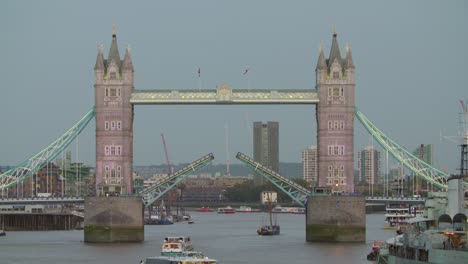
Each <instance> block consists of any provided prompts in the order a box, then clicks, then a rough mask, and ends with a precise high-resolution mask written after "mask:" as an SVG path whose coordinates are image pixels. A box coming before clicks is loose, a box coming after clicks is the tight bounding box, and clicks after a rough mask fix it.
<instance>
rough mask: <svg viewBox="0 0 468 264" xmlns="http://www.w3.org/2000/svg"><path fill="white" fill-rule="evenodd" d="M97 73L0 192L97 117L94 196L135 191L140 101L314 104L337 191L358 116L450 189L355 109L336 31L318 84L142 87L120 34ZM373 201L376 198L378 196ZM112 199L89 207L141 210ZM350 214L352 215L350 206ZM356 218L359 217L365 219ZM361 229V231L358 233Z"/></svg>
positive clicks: (349, 179)
mask: <svg viewBox="0 0 468 264" xmlns="http://www.w3.org/2000/svg"><path fill="white" fill-rule="evenodd" d="M94 75H95V83H94V91H95V103H94V108H93V109H91V110H90V111H89V112H88V113H87V114H86V115H85V116H84V117H83V118H82V119H81V120H80V121H79V122H78V123H77V124H75V125H74V126H73V127H72V128H71V129H70V130H68V131H67V132H66V133H65V134H64V135H62V136H61V137H60V138H59V139H57V140H56V141H54V142H53V143H52V144H51V145H49V146H48V147H47V148H45V149H44V150H42V151H41V152H39V153H38V154H36V155H35V156H33V157H31V158H29V159H27V160H26V161H24V162H22V163H20V164H19V165H17V166H16V167H14V168H12V169H10V170H8V171H6V172H4V173H3V174H1V175H0V189H1V190H5V189H8V188H10V187H11V186H13V185H15V184H18V183H19V182H22V181H24V180H25V179H27V178H29V177H31V176H32V175H33V174H34V173H35V172H37V171H38V170H40V169H41V168H42V167H44V164H46V163H47V162H48V161H50V160H52V159H54V158H55V157H57V155H59V154H60V153H61V152H62V151H63V150H64V149H65V148H66V147H67V146H68V145H69V144H70V143H71V142H72V141H73V140H74V139H75V138H76V136H77V135H79V134H80V133H81V131H82V130H83V129H84V127H86V125H87V124H88V123H89V121H90V120H91V119H92V118H93V117H94V119H95V124H96V167H95V168H96V169H95V172H96V193H97V195H98V196H101V197H102V196H104V197H105V196H106V195H108V194H118V195H119V196H125V195H130V194H133V193H134V189H133V181H132V176H133V171H132V169H133V118H134V114H135V113H134V107H135V106H137V105H247V104H256V105H257V104H267V105H268V104H270V105H271V104H278V105H288V104H307V105H312V106H311V107H315V108H316V115H315V116H316V122H317V145H318V175H319V177H318V186H319V187H328V188H331V189H332V190H333V192H337V193H342V192H344V193H352V192H354V162H353V161H354V156H353V155H354V118H355V117H357V119H358V120H359V121H360V122H361V123H362V124H363V125H364V127H365V128H366V129H367V131H368V132H369V133H370V134H371V135H372V136H373V137H374V138H375V139H376V140H377V141H378V142H379V143H380V144H381V146H382V147H383V148H384V149H386V150H387V151H389V153H390V154H391V155H393V157H395V159H397V160H398V161H400V162H401V163H402V164H404V165H405V166H406V167H407V168H409V169H410V170H411V171H412V172H413V173H414V174H415V175H416V176H417V177H420V178H421V179H423V180H425V181H427V182H429V183H431V184H434V185H435V186H437V187H439V188H440V189H447V177H448V175H447V174H446V173H444V172H442V171H440V170H437V169H436V168H433V167H431V166H430V165H428V164H426V163H424V162H423V161H421V160H420V159H419V158H417V157H415V156H414V155H412V154H411V153H409V152H408V151H406V150H405V149H404V148H402V147H401V146H399V145H398V144H397V143H396V142H395V141H393V140H392V139H390V138H389V137H388V136H386V135H385V134H384V133H383V132H382V131H381V130H379V129H378V128H377V127H376V126H375V125H374V124H373V123H372V122H370V120H369V119H367V118H366V117H365V116H364V114H363V113H362V112H361V111H359V110H358V109H357V107H356V106H355V66H354V62H353V58H352V54H351V49H350V48H349V47H348V46H347V47H346V50H345V55H344V56H343V57H342V56H341V51H340V48H339V45H338V40H337V34H336V32H334V34H333V36H332V45H331V48H330V53H329V55H328V57H325V53H324V50H323V48H322V47H321V48H320V50H319V55H318V60H317V64H316V70H315V75H316V76H315V77H316V83H315V86H314V88H309V87H306V88H302V89H274V90H273V89H272V90H256V89H232V88H230V87H228V86H227V85H223V86H221V87H219V88H217V89H199V90H194V89H192V90H171V89H164V90H159V89H158V90H137V89H135V87H134V67H133V62H132V56H131V51H130V49H129V48H128V47H127V48H126V50H125V55H124V57H123V59H121V56H120V54H119V49H118V45H117V36H116V33H115V32H113V34H112V42H111V46H110V49H109V53H108V56H107V59H105V58H104V52H103V48H102V46H100V47H99V50H98V54H97V58H96V63H95V66H94ZM211 159H212V156H210V155H208V156H206V157H205V158H203V159H202V160H198V161H196V162H198V163H197V164H199V165H200V166H201V165H203V164H205V162H206V161H208V160H211ZM245 161H247V162H248V159H247V158H245ZM252 164H253V163H252ZM197 166H198V165H197ZM178 173H179V172H178ZM185 173H186V171H181V172H180V173H179V174H178V175H180V176H183V175H185ZM264 176H265V177H270V180H271V181H272V182H274V183H275V184H276V185H277V186H280V187H281V189H282V190H284V191H286V192H289V193H290V194H292V195H296V199H297V200H298V201H300V202H304V203H305V201H304V197H307V195H306V194H305V193H304V191H303V190H298V189H297V188H296V189H294V188H291V183H289V182H288V181H286V180H282V179H281V177H280V176H279V175H276V174H274V173H273V174H270V172H268V171H267V170H265V174H264ZM178 180H179V179H178V178H177V177H174V178H171V179H167V181H166V182H164V185H161V186H153V187H152V188H153V189H154V190H157V192H158V193H157V195H156V196H160V195H162V193H163V192H164V191H166V190H168V189H169V188H172V187H173V186H174V185H175V184H176V183H177V182H178ZM293 187H295V186H293ZM296 187H297V186H296ZM465 187H466V183H465ZM148 191H149V190H148ZM97 198H99V197H97ZM133 198H135V197H133ZM353 199H354V198H353ZM368 199H371V200H375V198H368ZM109 200H112V201H110V204H108V202H109V201H103V200H99V199H95V200H92V201H88V202H86V201H85V204H88V205H93V206H95V207H96V208H98V209H99V210H108V208H109V206H111V207H112V208H113V209H112V210H120V211H119V213H121V214H122V215H126V214H127V213H128V212H124V211H122V210H125V208H126V209H128V210H130V211H134V212H139V208H136V207H133V206H132V205H133V204H134V203H138V202H139V201H138V199H136V200H135V199H133V200H131V199H129V200H128V201H127V202H125V204H122V205H124V206H122V207H121V208H119V205H118V199H117V198H116V197H114V196H112V195H111V197H109ZM321 202H327V203H330V205H333V204H334V205H335V207H336V205H337V204H340V205H342V206H345V204H351V203H353V204H359V203H362V202H361V201H359V200H356V199H354V200H349V201H347V202H346V203H338V202H337V201H336V202H335V203H333V201H325V200H323V199H322V201H321ZM140 203H141V202H140ZM343 210H345V211H346V210H349V208H348V209H347V208H346V207H343ZM93 213H95V214H94V215H93V216H92V217H91V218H92V219H93V217H94V218H95V219H98V218H99V217H101V216H102V215H108V213H105V211H100V212H98V210H96V211H95V212H93ZM348 213H350V214H353V213H355V212H353V211H352V210H351V211H349V212H348ZM338 218H339V217H338ZM93 221H94V220H93ZM357 221H358V222H362V216H361V217H360V218H359V219H358V220H357ZM132 223H133V224H132V225H134V226H133V228H136V233H138V235H136V236H134V239H135V240H140V239H141V238H142V233H141V229H140V227H139V226H138V225H139V221H138V220H135V221H132ZM103 228H104V229H103V230H107V229H105V227H103ZM358 232H360V233H361V234H362V232H361V231H360V230H359V231H358ZM97 239H98V240H99V239H100V238H97ZM359 239H360V238H359ZM85 240H86V239H85Z"/></svg>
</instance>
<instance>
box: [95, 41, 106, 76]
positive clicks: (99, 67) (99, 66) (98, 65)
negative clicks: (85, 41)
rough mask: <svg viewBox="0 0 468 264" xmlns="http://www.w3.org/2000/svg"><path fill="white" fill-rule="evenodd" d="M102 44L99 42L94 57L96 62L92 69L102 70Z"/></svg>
mask: <svg viewBox="0 0 468 264" xmlns="http://www.w3.org/2000/svg"><path fill="white" fill-rule="evenodd" d="M102 50H103V45H102V43H101V44H99V51H98V55H97V58H96V64H95V65H94V70H104V55H103V52H102Z"/></svg>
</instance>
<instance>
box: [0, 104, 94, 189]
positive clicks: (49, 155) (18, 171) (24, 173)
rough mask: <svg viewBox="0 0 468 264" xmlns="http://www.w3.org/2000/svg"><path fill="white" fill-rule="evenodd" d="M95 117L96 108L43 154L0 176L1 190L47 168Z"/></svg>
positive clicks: (40, 153) (43, 151) (44, 150)
mask: <svg viewBox="0 0 468 264" xmlns="http://www.w3.org/2000/svg"><path fill="white" fill-rule="evenodd" d="M93 117H94V107H93V108H92V109H91V110H89V112H88V113H86V115H85V116H83V118H81V119H80V121H78V123H76V124H75V125H74V126H73V127H72V128H70V129H69V130H68V131H67V132H65V133H64V134H63V135H62V136H61V137H60V138H58V139H57V140H55V141H54V142H53V143H52V144H50V145H49V146H48V147H46V148H45V149H43V150H42V151H41V152H39V153H37V154H36V155H34V156H33V157H32V158H29V159H27V160H25V161H23V162H22V163H20V164H18V165H17V166H15V167H14V168H12V169H10V170H8V171H6V172H4V173H2V174H0V190H3V189H7V188H8V187H10V186H12V185H15V184H17V183H19V182H22V181H24V180H25V179H27V178H29V177H31V175H33V174H34V173H36V172H37V171H39V170H40V169H42V168H44V166H46V164H47V162H49V161H51V160H53V159H54V158H56V157H57V156H58V155H59V154H60V153H61V152H62V151H63V150H64V149H66V148H67V147H68V145H70V143H71V142H73V140H74V139H75V138H76V137H77V136H78V135H79V134H80V133H81V131H83V129H84V128H85V127H86V126H87V125H88V123H89V121H91V119H93Z"/></svg>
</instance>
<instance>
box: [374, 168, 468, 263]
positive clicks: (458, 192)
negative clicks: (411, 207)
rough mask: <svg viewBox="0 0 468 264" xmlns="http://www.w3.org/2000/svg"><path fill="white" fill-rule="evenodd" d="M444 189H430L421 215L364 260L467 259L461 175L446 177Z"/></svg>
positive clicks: (425, 261)
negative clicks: (446, 186) (445, 188)
mask: <svg viewBox="0 0 468 264" xmlns="http://www.w3.org/2000/svg"><path fill="white" fill-rule="evenodd" d="M447 181H448V186H449V187H448V192H432V193H429V195H428V198H427V199H426V206H425V208H426V210H425V212H424V216H416V217H414V218H412V219H409V220H408V221H407V224H406V225H405V226H404V227H403V228H402V229H401V235H397V236H395V237H393V238H390V239H388V240H387V241H386V242H385V244H384V245H383V246H382V247H381V248H379V249H378V250H377V251H375V250H373V251H372V252H371V253H370V254H369V255H368V260H370V261H375V262H376V263H386V264H396V263H403V264H406V263H407V264H422V263H431V264H442V263H443V264H452V263H453V264H455V263H457V264H458V263H466V261H467V260H468V246H467V241H468V223H467V217H466V214H467V211H468V210H467V208H465V204H466V202H465V199H464V197H463V177H462V176H451V177H449V178H448V180H447Z"/></svg>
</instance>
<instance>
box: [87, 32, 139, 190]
mask: <svg viewBox="0 0 468 264" xmlns="http://www.w3.org/2000/svg"><path fill="white" fill-rule="evenodd" d="M94 73H95V85H94V90H95V119H96V194H97V195H98V196H101V195H105V194H110V195H112V194H131V193H132V192H133V184H132V163H133V106H132V104H130V96H131V94H132V91H133V89H134V87H133V64H132V59H131V55H130V49H129V48H128V47H127V48H126V52H125V57H124V59H123V60H120V55H119V49H118V46H117V36H116V34H115V31H114V32H113V33H112V44H111V47H110V49H109V54H108V56H107V60H106V59H104V55H103V48H102V45H101V46H100V47H99V51H98V55H97V59H96V65H95V66H94Z"/></svg>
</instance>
